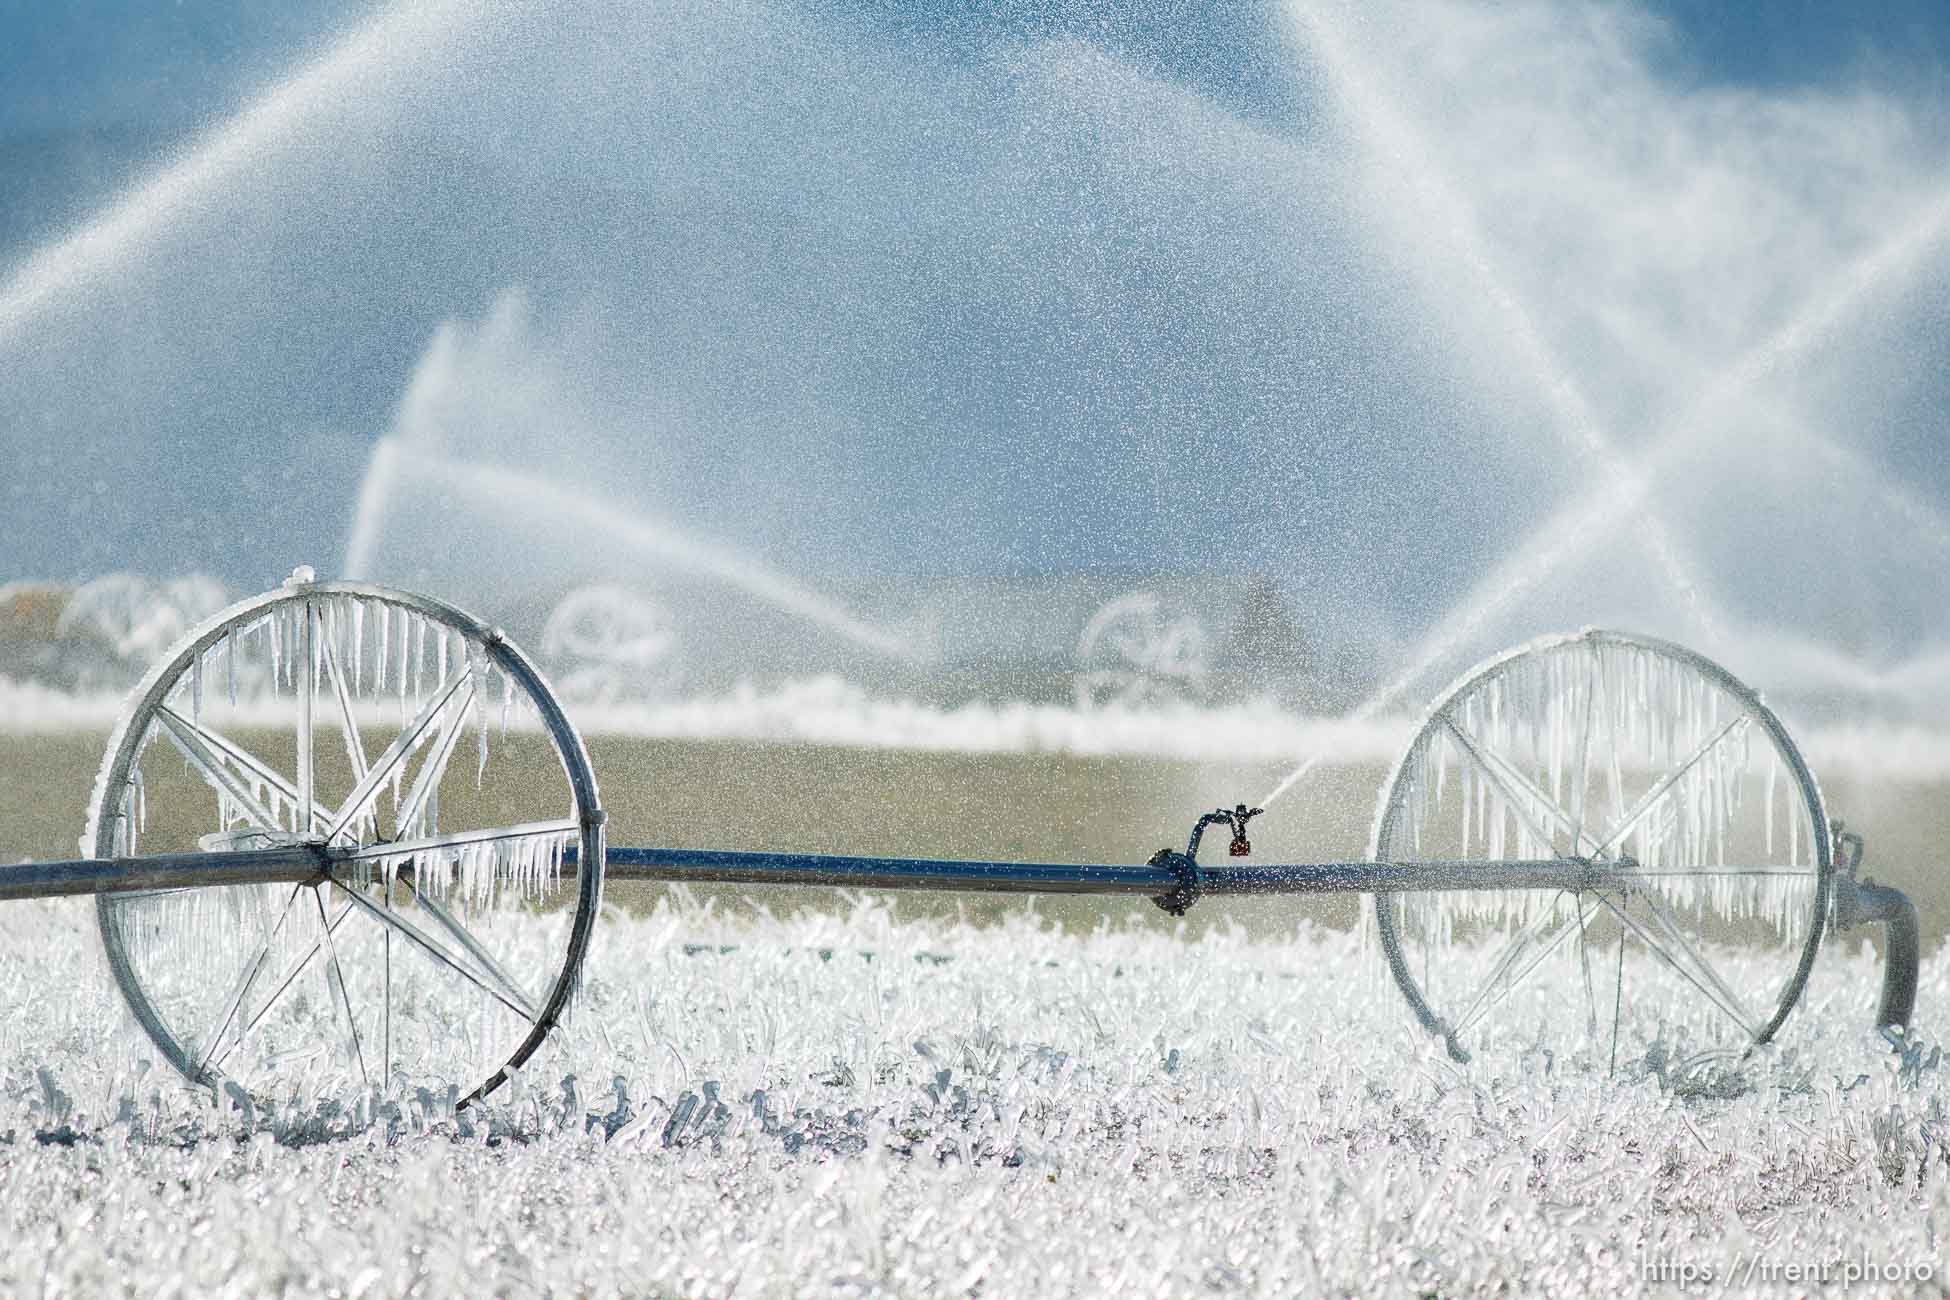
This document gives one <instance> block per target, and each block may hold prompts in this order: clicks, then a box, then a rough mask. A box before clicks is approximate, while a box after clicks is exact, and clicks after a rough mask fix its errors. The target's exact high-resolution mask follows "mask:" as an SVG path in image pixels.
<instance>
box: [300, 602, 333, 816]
mask: <svg viewBox="0 0 1950 1300" xmlns="http://www.w3.org/2000/svg"><path fill="white" fill-rule="evenodd" d="M298 613H299V616H300V618H301V619H302V620H303V624H304V635H302V636H300V637H299V638H298V644H297V646H296V647H294V648H293V653H295V654H296V655H297V656H298V828H299V829H300V830H302V831H304V833H305V834H307V835H310V834H311V833H312V832H313V831H314V830H316V829H317V825H316V823H317V820H318V818H317V814H315V813H314V812H313V811H312V803H311V800H312V788H313V780H312V747H311V733H312V712H313V709H314V706H315V705H316V704H317V703H318V656H317V653H316V651H315V649H314V647H315V646H316V645H317V641H318V636H317V623H318V616H317V615H316V614H315V613H314V612H313V611H312V607H311V601H310V600H304V601H300V602H299V606H298ZM326 838H328V839H329V838H330V836H327V837H326Z"/></svg>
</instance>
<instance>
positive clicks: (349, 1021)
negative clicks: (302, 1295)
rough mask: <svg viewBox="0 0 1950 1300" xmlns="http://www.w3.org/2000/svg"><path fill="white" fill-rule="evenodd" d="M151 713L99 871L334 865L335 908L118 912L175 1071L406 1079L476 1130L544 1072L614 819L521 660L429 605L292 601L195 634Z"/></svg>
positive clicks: (157, 895) (106, 769) (145, 1016)
mask: <svg viewBox="0 0 1950 1300" xmlns="http://www.w3.org/2000/svg"><path fill="white" fill-rule="evenodd" d="M134 700H135V703H134V705H133V706H132V707H131V708H130V709H129V711H128V712H127V713H125V715H124V716H123V718H122V720H121V722H120V723H119V724H118V725H117V728H116V730H115V732H114V734H113V735H112V736H111V738H110V741H109V746H108V750H107V753H106V755H105V757H104V760H103V765H102V770H101V773H100V774H99V776H98V778H97V781H96V788H95V795H94V799H93V801H92V803H91V805H90V810H89V830H88V833H87V835H86V836H85V838H84V840H83V848H84V850H85V851H88V852H91V853H93V854H94V855H95V856H97V857H110V856H123V855H133V854H139V853H157V852H184V851H206V852H222V851H225V850H228V849H238V848H251V847H260V846H264V845H268V844H275V843H302V842H310V843H320V844H327V845H329V847H330V849H331V851H332V852H333V853H334V854H335V855H337V859H336V860H335V862H334V864H333V866H332V868H331V870H330V871H329V872H328V873H327V874H326V875H325V877H324V878H323V879H321V880H320V881H317V882H313V883H307V884H300V885H296V886H292V885H288V884H287V885H249V886H235V887H225V888H207V889H194V890H165V891H153V892H148V893H143V894H138V895H102V896H101V897H100V898H99V899H98V901H97V916H98V921H99V926H100V930H101V935H102V941H103V945H104V948H105V949H106V952H107V955H108V959H109V966H110V969H111V971H112V973H113V974H114V976H115V978H116V982H117V984H118V985H119V986H120V988H121V991H122V993H123V996H124V998H125V999H126V1000H127V1002H128V1005H129V1007H130V1009H131V1011H132V1012H133V1013H134V1015H135V1018H136V1020H137V1022H138V1023H139V1024H140V1025H141V1026H142V1028H143V1030H144V1031H145V1032H146V1033H147V1034H148V1036H149V1038H150V1039H151V1041H152V1042H153V1043H154V1044H155V1045H156V1047H157V1048H158V1049H159V1050H160V1051H161V1053H162V1055H163V1056H164V1058H165V1059H166V1060H168V1061H169V1063H170V1064H171V1065H172V1066H174V1067H175V1068H176V1069H177V1070H178V1071H179V1072H181V1073H182V1074H183V1075H184V1076H185V1077H187V1078H189V1079H191V1080H192V1081H194V1082H197V1083H199V1084H203V1085H206V1086H215V1085H216V1084H218V1083H219V1082H220V1081H226V1080H227V1081H231V1082H234V1083H237V1084H239V1085H241V1086H242V1087H244V1088H246V1089H247V1090H249V1091H251V1092H253V1093H259V1094H270V1093H274V1092H278V1091H281V1090H285V1089H289V1088H298V1089H302V1088H305V1087H308V1086H310V1087H316V1086H330V1085H331V1083H332V1082H333V1081H335V1080H336V1081H349V1082H351V1083H353V1084H355V1085H360V1086H376V1085H379V1084H381V1083H382V1082H384V1081H390V1080H392V1079H394V1078H396V1077H399V1076H400V1075H402V1074H403V1075H404V1076H406V1077H413V1078H416V1079H418V1080H420V1081H423V1082H424V1081H429V1080H431V1081H437V1082H444V1083H448V1084H451V1085H453V1086H454V1087H455V1088H456V1089H457V1091H458V1092H459V1093H460V1094H464V1095H463V1096H462V1097H461V1100H462V1103H463V1104H466V1103H468V1102H472V1101H473V1100H475V1099H477V1098H478V1097H480V1096H483V1095H485V1094H486V1093H488V1092H490V1091H492V1090H493V1089H494V1088H495V1087H497V1086H499V1085H500V1084H501V1083H502V1082H504V1081H505V1079H506V1078H507V1077H508V1073H509V1072H510V1071H511V1070H514V1069H518V1068H519V1067H520V1066H521V1065H522V1064H523V1063H524V1062H526V1061H527V1060H528V1059H529V1057H530V1056H531V1055H532V1054H533V1053H534V1051H535V1050H536V1049H537V1048H538V1047H539V1046H540V1045H541V1043H542V1041H543V1040H544V1039H545V1038H546V1037H547V1035H548V1033H549V1032H550V1030H551V1029H552V1028H553V1027H554V1026H555V1024H556V1023H557V1022H558V1020H559V1019H560V1017H561V1016H562V1014H563V1012H564V1010H565V1009H566V1007H567V1005H568V1003H569V1001H570V999H571V997H572V996H573V994H574V991H575V988H576V983H577V980H578V978H579V975H580V971H581V966H582V960H583V956H584V954H585V952H586V950H587V947H588V943H589V938H590V933H591V930H592V927H593V923H594V918H595V915H596V913H597V910H598V908H599V906H600V899H601V887H602V871H601V863H602V853H603V827H602V823H603V817H602V812H601V804H600V796H599V794H598V790H597V786H596V781H595V777H594V774H593V772H592V771H591V769H590V766H589V759H588V755H587V753H586V752H585V751H584V749H583V746H582V743H581V739H580V737H578V736H577V734H576V733H575V730H574V728H573V727H572V726H570V724H569V722H568V720H567V718H566V717H565V716H564V715H563V713H562V711H561V708H560V706H559V704H558V703H557V701H556V699H555V697H554V695H553V694H552V693H551V692H550V690H549V688H548V686H547V684H546V683H545V682H544V681H543V680H542V678H541V677H540V675H539V674H538V673H537V672H536V670H535V668H534V666H533V665H532V664H531V663H530V662H529V661H528V660H527V659H526V657H525V656H523V655H522V654H521V652H520V651H519V650H517V649H516V648H515V647H514V646H513V645H512V644H511V643H509V642H508V641H506V640H505V639H504V638H503V637H502V636H501V635H500V633H498V632H497V631H495V630H493V629H491V628H489V627H487V626H486V625H484V624H482V623H480V622H479V621H477V620H475V619H473V618H471V617H470V616H468V615H466V614H464V613H462V612H461V611H459V610H457V609H454V608H453V607H452V606H449V605H446V604H444V603H442V602H439V601H434V600H430V599H427V598H425V597H420V596H414V595H409V594H406V593H400V592H393V591H388V590H385V589H383V588H377V587H369V586H364V585H361V584H351V583H317V584H297V585H287V586H286V587H285V588H284V589H282V590H279V591H276V592H272V593H270V594H268V595H265V596H261V597H257V598H255V599H252V600H248V601H245V602H243V603H241V604H239V605H236V606H233V607H232V608H230V609H228V610H225V611H223V612H222V613H220V614H218V615H216V616H215V617H213V618H212V619H210V620H209V621H208V622H207V623H205V624H204V625H202V626H201V627H199V628H198V629H196V630H195V631H193V632H192V633H191V634H190V635H189V636H188V637H186V638H185V639H184V641H183V643H182V644H181V645H180V646H179V648H178V649H177V650H176V651H175V652H174V653H173V654H172V655H171V656H170V657H169V658H168V659H166V660H165V661H164V662H162V663H161V664H159V665H158V666H157V667H156V668H155V669H153V670H152V671H151V672H150V673H149V674H148V676H147V677H146V678H145V679H144V681H143V683H142V685H141V686H139V687H138V688H137V691H136V694H135V696H134ZM571 851H573V854H574V856H573V860H572V861H573V864H574V865H571V866H566V867H565V865H564V858H565V856H567V855H568V854H569V853H570V852H571Z"/></svg>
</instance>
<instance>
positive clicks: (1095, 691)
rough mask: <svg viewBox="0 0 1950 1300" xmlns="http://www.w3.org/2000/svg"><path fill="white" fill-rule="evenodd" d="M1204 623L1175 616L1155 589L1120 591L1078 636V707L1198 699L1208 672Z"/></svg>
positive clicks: (1191, 618) (1097, 707) (1107, 706)
mask: <svg viewBox="0 0 1950 1300" xmlns="http://www.w3.org/2000/svg"><path fill="white" fill-rule="evenodd" d="M1205 641H1206V638H1205V629H1204V627H1203V626H1202V625H1201V624H1200V623H1199V622H1198V620H1197V619H1196V618H1194V617H1192V616H1190V615H1180V616H1177V617H1171V616H1169V615H1168V613H1167V611H1166V610H1165V609H1164V608H1163V605H1162V603H1161V602H1160V601H1159V599H1158V597H1157V595H1156V594H1155V593H1153V592H1149V591H1136V592H1132V593H1130V594H1129V595H1125V596H1119V597H1118V598H1117V599H1115V600H1112V601H1110V602H1109V603H1107V604H1106V605H1104V606H1103V608H1101V609H1099V610H1098V611H1097V612H1096V614H1094V615H1093V616H1092V617H1091V619H1090V622H1089V623H1088V624H1087V625H1085V627H1084V629H1083V634H1082V635H1081V636H1080V637H1078V639H1077V664H1078V671H1077V676H1076V697H1077V707H1078V708H1079V709H1083V710H1086V711H1089V710H1095V709H1102V708H1132V707H1142V706H1148V705H1158V704H1174V703H1184V702H1187V701H1193V700H1196V699H1198V698H1199V697H1200V696H1201V695H1202V694H1203V693H1204V688H1205V681H1206V676H1207V666H1206V644H1205Z"/></svg>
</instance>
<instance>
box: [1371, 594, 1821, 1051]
mask: <svg viewBox="0 0 1950 1300" xmlns="http://www.w3.org/2000/svg"><path fill="white" fill-rule="evenodd" d="M1370 856H1371V857H1372V858H1373V859H1374V860H1376V861H1381V862H1413V861H1439V860H1444V859H1457V860H1476V861H1482V860H1494V859H1506V858H1508V859H1554V860H1558V861H1567V860H1568V861H1579V860H1584V861H1589V862H1590V863H1592V864H1593V865H1594V866H1595V867H1597V868H1598V869H1599V872H1600V873H1601V874H1600V877H1599V879H1601V880H1602V881H1603V882H1604V883H1603V884H1602V886H1600V887H1597V888H1593V889H1591V890H1587V891H1583V892H1575V893H1574V892H1571V891H1555V892H1550V891H1508V892H1498V893H1483V892H1478V893H1461V892H1447V893H1405V894H1397V895H1387V894H1378V895H1376V896H1375V897H1374V900H1373V902H1372V904H1371V905H1370V906H1371V912H1370V915H1371V916H1372V918H1373V920H1374V923H1375V925H1376V929H1377V932H1378V935H1379V937H1380V940H1381V947H1382V952H1383V956H1384V957H1385V959H1386V961H1387V963H1388V968H1389V970H1390V972H1391V974H1392V975H1393V976H1394V979H1395V981H1396V983H1397V984H1398V985H1399V987H1400V988H1401V991H1402V993H1403V994H1404V996H1405V997H1406V998H1407V1000H1408V1004H1409V1007H1410V1009H1411V1011H1412V1012H1413V1013H1414V1015H1415V1018H1416V1019H1417V1020H1418V1021H1419V1022H1420V1023H1421V1025H1422V1027H1423V1028H1424V1029H1426V1030H1427V1031H1428V1032H1430V1033H1432V1034H1434V1035H1436V1036H1437V1037H1440V1038H1442V1039H1443V1040H1444V1041H1445V1042H1446V1043H1447V1045H1448V1047H1449V1051H1450V1054H1451V1055H1452V1056H1454V1057H1456V1058H1457V1059H1458V1060H1468V1059H1469V1057H1470V1055H1471V1053H1472V1051H1473V1050H1474V1049H1473V1047H1472V1044H1476V1043H1479V1042H1482V1041H1486V1040H1487V1039H1488V1038H1489V1037H1490V1035H1491V1033H1492V1029H1491V1026H1493V1025H1494V1024H1495V1023H1497V1022H1498V1021H1499V1020H1500V1021H1502V1022H1504V1023H1511V1024H1513V1025H1514V1026H1515V1028H1514V1029H1513V1032H1516V1033H1520V1034H1521V1035H1522V1037H1523V1041H1524V1042H1526V1043H1536V1044H1538V1045H1541V1046H1550V1047H1551V1048H1552V1050H1553V1051H1557V1050H1564V1049H1570V1050H1573V1051H1575V1050H1579V1049H1580V1048H1583V1049H1586V1050H1591V1051H1593V1054H1594V1055H1595V1056H1596V1057H1597V1058H1598V1059H1599V1061H1600V1063H1603V1064H1607V1065H1608V1067H1615V1066H1616V1064H1617V1063H1618V1061H1620V1060H1627V1059H1631V1057H1632V1056H1633V1055H1634V1054H1636V1053H1638V1052H1639V1051H1640V1050H1641V1049H1644V1050H1646V1051H1650V1050H1651V1049H1652V1047H1653V1045H1654V1044H1657V1045H1659V1046H1660V1047H1661V1049H1662V1050H1667V1051H1672V1050H1677V1051H1679V1052H1682V1053H1692V1052H1697V1051H1701V1050H1704V1051H1709V1052H1713V1051H1732V1052H1736V1053H1744V1052H1746V1051H1748V1050H1751V1049H1752V1048H1753V1047H1754V1046H1755V1045H1758V1044H1760V1043H1765V1042H1767V1041H1768V1040H1769V1039H1771V1038H1772V1037H1773V1036H1774V1034H1775V1033H1776V1031H1777V1030H1779V1028H1780V1026H1781V1024H1782V1022H1783V1021H1784V1020H1785V1019H1786V1018H1787V1015H1788V1013H1789V1011H1790V1010H1792V1008H1793V1006H1794V1004H1795V1001H1796V1000H1797V999H1798V998H1799V996H1800V994H1801V991H1802V988H1803V987H1804V986H1805V984H1806V981H1807V976H1808V971H1809V968H1810V966H1811V965H1812V964H1813V961H1814V955H1815V952H1816V949H1817V948H1818V947H1819V946H1820V942H1821V933H1822V923H1823V919H1824V917H1825V916H1826V908H1827V903H1828V897H1829V880H1830V873H1831V861H1830V842H1829V831H1828V822H1827V818H1826V815H1825V813H1824V811H1823V808H1822V803H1821V794H1820V790H1819V788H1818V786H1817V785H1816V783H1815V781H1814V778H1813V776H1812V775H1811V774H1810V773H1809V771H1808V769H1807V766H1806V764H1805V763H1804V762H1803V761H1802V758H1801V755H1800V753H1799V752H1798V751H1797V750H1796V749H1795V747H1794V744H1793V742H1792V741H1791V740H1789V738H1788V736H1787V733H1786V731H1785V729H1783V728H1782V726H1781V724H1780V721H1779V719H1777V718H1776V717H1775V716H1774V714H1773V713H1772V711H1771V710H1769V709H1768V708H1767V707H1766V705H1765V704H1763V703H1762V702H1761V700H1760V698H1759V697H1758V696H1757V695H1756V694H1755V693H1754V692H1753V691H1751V690H1749V689H1748V688H1747V687H1746V686H1744V685H1743V684H1741V683H1740V682H1739V681H1738V680H1737V679H1735V678H1734V677H1733V676H1732V675H1731V674H1729V673H1727V672H1726V671H1725V670H1724V669H1722V668H1720V667H1718V666H1717V665H1715V664H1713V663H1712V662H1710V661H1708V660H1706V659H1703V658H1701V657H1700V656H1698V655H1696V654H1694V653H1693V652H1691V651H1688V650H1686V649H1684V648H1682V647H1679V646H1675V645H1672V644H1670V643H1667V642H1663V641H1656V640H1651V639H1647V638H1637V637H1630V636H1624V635H1620V634H1617V633H1608V632H1601V631H1589V632H1585V633H1581V634H1578V635H1576V636H1570V637H1560V638H1552V639H1549V640H1545V641H1540V642H1536V643H1533V644H1531V645H1528V646H1524V647H1521V648H1520V649H1518V650H1516V651H1513V652H1511V653H1509V654H1507V655H1504V656H1502V657H1500V658H1498V659H1495V660H1493V661H1491V662H1489V663H1487V664H1485V665H1483V666H1481V667H1479V668H1477V669H1474V670H1472V671H1471V672H1470V673H1468V674H1465V675H1464V677H1463V678H1462V679H1461V680H1460V681H1459V682H1458V683H1457V685H1456V686H1454V687H1453V688H1452V689H1451V690H1450V691H1449V692H1448V693H1446V694H1445V695H1444V696H1443V697H1442V699H1441V700H1440V701H1439V702H1438V703H1437V704H1436V705H1435V706H1434V707H1433V708H1432V709H1431V710H1430V712H1429V716H1428V718H1427V720H1426V721H1425V722H1424V724H1423V726H1422V727H1421V729H1420V730H1419V731H1418V733H1417V734H1416V736H1415V738H1414V740H1413V741H1412V742H1411V743H1410V744H1409V746H1408V749H1407V751H1406V753H1405V755H1404V757H1403V759H1402V762H1401V763H1400V765H1399V766H1398V767H1397V769H1396V771H1395V773H1394V775H1393V777H1392V778H1391V779H1390V780H1389V782H1388V783H1387V784H1386V785H1385V786H1384V787H1383V789H1382V793H1381V800H1380V804H1379V807H1378V809H1377V813H1376V818H1375V826H1374V835H1373V840H1372V842H1371V845H1370ZM1533 1020H1534V1021H1535V1022H1536V1025H1535V1028H1533V1025H1532V1022H1533Z"/></svg>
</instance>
